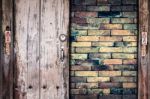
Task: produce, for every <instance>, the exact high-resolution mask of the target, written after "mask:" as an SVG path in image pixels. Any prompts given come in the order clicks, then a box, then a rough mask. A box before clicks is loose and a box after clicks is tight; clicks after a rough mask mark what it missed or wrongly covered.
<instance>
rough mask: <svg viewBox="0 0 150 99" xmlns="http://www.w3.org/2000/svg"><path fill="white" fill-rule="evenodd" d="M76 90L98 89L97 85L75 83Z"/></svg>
mask: <svg viewBox="0 0 150 99" xmlns="http://www.w3.org/2000/svg"><path fill="white" fill-rule="evenodd" d="M76 88H98V83H76Z"/></svg>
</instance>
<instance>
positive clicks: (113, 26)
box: [100, 24, 122, 30]
mask: <svg viewBox="0 0 150 99" xmlns="http://www.w3.org/2000/svg"><path fill="white" fill-rule="evenodd" d="M100 29H107V30H111V29H114V30H115V29H122V24H101V25H100Z"/></svg>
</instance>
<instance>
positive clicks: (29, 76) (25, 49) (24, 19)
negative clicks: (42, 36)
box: [15, 0, 40, 99]
mask: <svg viewBox="0 0 150 99" xmlns="http://www.w3.org/2000/svg"><path fill="white" fill-rule="evenodd" d="M15 5H16V30H15V32H16V38H15V39H16V42H15V44H16V45H15V48H16V58H17V64H16V65H17V76H18V77H17V88H16V97H15V98H16V99H39V95H40V93H39V92H40V91H39V59H40V57H39V9H40V8H39V7H40V2H39V0H16V2H15Z"/></svg>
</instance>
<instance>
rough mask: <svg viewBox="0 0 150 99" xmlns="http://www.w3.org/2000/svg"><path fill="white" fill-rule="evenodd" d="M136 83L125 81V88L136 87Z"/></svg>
mask: <svg viewBox="0 0 150 99" xmlns="http://www.w3.org/2000/svg"><path fill="white" fill-rule="evenodd" d="M136 87H137V84H136V83H123V88H136Z"/></svg>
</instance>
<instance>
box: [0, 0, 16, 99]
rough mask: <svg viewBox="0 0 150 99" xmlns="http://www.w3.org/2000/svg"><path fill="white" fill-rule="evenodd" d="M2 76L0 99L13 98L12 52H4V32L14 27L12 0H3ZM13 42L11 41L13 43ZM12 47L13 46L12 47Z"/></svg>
mask: <svg viewBox="0 0 150 99" xmlns="http://www.w3.org/2000/svg"><path fill="white" fill-rule="evenodd" d="M1 7H2V9H1V11H2V12H1V14H2V15H1V16H2V17H1V18H2V19H1V20H2V23H1V24H2V26H1V30H2V31H1V43H3V44H2V45H1V70H0V71H1V77H0V80H1V81H0V82H2V83H1V84H2V87H1V88H2V89H1V90H2V91H1V93H0V99H13V65H12V62H11V61H12V60H13V59H12V52H11V54H10V55H6V54H5V53H4V47H3V46H4V42H3V41H4V39H3V36H4V32H5V31H6V27H7V26H9V28H10V29H11V28H13V26H12V22H13V2H12V0H1ZM11 34H13V30H12V29H11ZM12 43H13V42H11V45H12ZM11 49H12V48H11Z"/></svg>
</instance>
